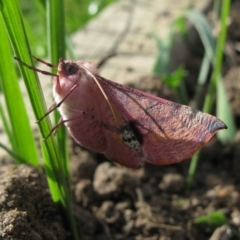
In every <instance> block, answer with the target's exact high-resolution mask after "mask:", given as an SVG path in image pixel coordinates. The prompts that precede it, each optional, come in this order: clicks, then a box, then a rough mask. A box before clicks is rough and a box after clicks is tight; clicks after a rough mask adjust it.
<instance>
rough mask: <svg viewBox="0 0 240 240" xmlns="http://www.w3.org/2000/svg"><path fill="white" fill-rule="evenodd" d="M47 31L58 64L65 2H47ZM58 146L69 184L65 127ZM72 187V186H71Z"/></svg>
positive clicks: (70, 218) (61, 53) (61, 54)
mask: <svg viewBox="0 0 240 240" xmlns="http://www.w3.org/2000/svg"><path fill="white" fill-rule="evenodd" d="M46 3H47V7H46V9H47V29H48V34H47V37H48V46H49V48H48V52H49V54H50V58H51V62H53V63H57V62H58V61H59V58H65V27H64V26H65V25H64V23H65V21H64V5H63V0H47V2H46ZM59 118H60V115H59V113H58V112H57V111H55V124H57V122H58V119H59ZM56 137H57V142H58V146H59V149H60V152H59V154H60V158H61V160H62V161H61V165H60V167H61V168H62V172H64V178H65V179H66V180H67V183H70V174H69V158H68V151H67V137H66V129H65V126H63V125H62V126H61V127H60V128H59V129H58V131H57V134H56ZM69 185H70V184H69ZM69 187H70V186H69ZM68 190H69V189H63V191H65V192H66V193H65V199H64V202H65V203H66V209H65V213H66V216H67V219H68V223H69V226H70V228H71V232H72V234H73V238H74V239H75V240H78V239H79V234H78V230H77V227H76V222H75V219H74V217H73V214H72V209H71V195H70V194H68V193H69V192H68Z"/></svg>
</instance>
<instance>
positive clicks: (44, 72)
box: [14, 57, 58, 77]
mask: <svg viewBox="0 0 240 240" xmlns="http://www.w3.org/2000/svg"><path fill="white" fill-rule="evenodd" d="M14 59H15V60H17V61H18V62H20V63H22V65H24V66H25V67H27V68H29V69H31V70H34V71H36V72H40V73H42V74H44V75H49V76H54V77H58V75H57V74H54V73H51V72H47V71H43V70H41V69H38V68H35V67H33V66H30V65H28V64H26V63H25V62H23V61H22V60H20V59H19V58H17V57H14ZM42 62H43V63H44V61H42ZM47 65H48V66H50V63H49V64H47Z"/></svg>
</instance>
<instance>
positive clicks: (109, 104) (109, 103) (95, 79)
mask: <svg viewBox="0 0 240 240" xmlns="http://www.w3.org/2000/svg"><path fill="white" fill-rule="evenodd" d="M79 66H80V67H81V68H82V69H84V70H85V71H87V72H88V73H89V75H90V76H91V77H92V78H93V79H94V81H95V83H96V84H97V85H98V87H99V89H100V91H101V92H102V94H103V96H104V98H105V99H106V101H107V103H108V106H109V108H110V110H111V112H112V114H113V117H114V118H115V121H116V122H117V117H116V115H115V113H114V111H113V107H112V104H111V102H110V100H109V98H108V96H107V94H106V93H105V91H104V90H103V88H102V86H101V85H100V83H99V81H98V80H97V78H96V77H95V76H94V74H92V73H91V72H90V71H89V70H88V69H87V68H85V67H84V66H82V65H79Z"/></svg>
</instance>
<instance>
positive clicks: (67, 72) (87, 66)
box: [57, 59, 99, 80]
mask: <svg viewBox="0 0 240 240" xmlns="http://www.w3.org/2000/svg"><path fill="white" fill-rule="evenodd" d="M57 69H58V75H59V78H62V77H65V78H68V77H69V78H70V80H71V79H72V78H74V76H76V75H82V74H83V75H84V74H88V72H91V73H92V74H97V75H98V74H99V71H98V69H97V67H96V65H95V64H94V63H92V62H83V61H72V60H65V61H64V60H63V59H60V60H59V64H58V68H57Z"/></svg>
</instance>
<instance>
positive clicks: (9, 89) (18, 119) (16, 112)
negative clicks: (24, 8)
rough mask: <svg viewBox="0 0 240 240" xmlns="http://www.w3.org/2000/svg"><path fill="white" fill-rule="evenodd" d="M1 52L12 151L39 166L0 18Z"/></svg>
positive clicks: (0, 62) (0, 59)
mask: <svg viewBox="0 0 240 240" xmlns="http://www.w3.org/2000/svg"><path fill="white" fill-rule="evenodd" d="M0 52H1V58H0V73H1V76H2V77H1V80H2V81H1V87H2V90H3V93H4V97H5V102H6V106H7V110H8V116H9V121H10V125H11V129H12V134H11V135H10V136H9V139H10V142H12V149H13V151H14V152H15V153H16V154H17V155H18V156H19V157H20V159H25V162H26V161H27V162H28V163H30V164H32V165H35V166H38V165H39V159H38V154H37V148H36V144H35V141H34V136H33V131H32V129H31V127H30V123H29V119H28V115H27V112H26V108H25V105H24V101H23V96H22V93H21V91H20V87H19V83H18V77H17V74H16V71H15V67H14V65H13V58H12V51H11V47H10V43H9V39H8V36H7V32H6V30H5V26H4V23H3V19H2V17H1V18H0ZM11 139H12V140H11ZM13 139H14V143H13ZM18 159H19V158H18ZM18 159H16V161H17V162H19V161H18Z"/></svg>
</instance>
